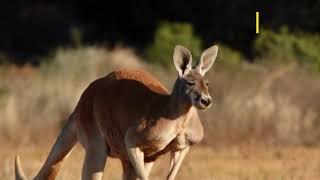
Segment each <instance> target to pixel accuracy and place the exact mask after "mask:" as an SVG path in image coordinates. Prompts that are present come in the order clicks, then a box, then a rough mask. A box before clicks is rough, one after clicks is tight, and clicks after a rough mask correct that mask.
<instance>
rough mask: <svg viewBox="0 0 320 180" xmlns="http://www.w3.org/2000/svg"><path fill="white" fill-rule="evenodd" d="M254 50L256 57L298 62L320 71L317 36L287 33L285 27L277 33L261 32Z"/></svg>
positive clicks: (318, 36) (319, 52) (319, 42)
mask: <svg viewBox="0 0 320 180" xmlns="http://www.w3.org/2000/svg"><path fill="white" fill-rule="evenodd" d="M254 49H255V52H256V54H257V55H258V56H261V57H267V58H271V59H274V58H275V59H281V60H293V61H298V62H299V63H302V64H306V65H308V66H310V67H312V69H316V70H318V71H320V51H319V49H320V35H319V34H311V33H305V32H289V31H288V28H287V27H282V28H280V31H279V32H273V31H271V30H262V31H261V34H259V36H258V38H257V39H256V40H255V43H254Z"/></svg>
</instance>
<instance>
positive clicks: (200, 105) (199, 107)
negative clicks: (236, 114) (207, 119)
mask: <svg viewBox="0 0 320 180" xmlns="http://www.w3.org/2000/svg"><path fill="white" fill-rule="evenodd" d="M211 106H212V103H211V104H209V105H204V104H201V103H197V104H195V107H196V108H197V109H200V110H206V109H209V108H210V107H211Z"/></svg>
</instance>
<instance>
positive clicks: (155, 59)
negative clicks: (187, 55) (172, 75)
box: [146, 22, 202, 68]
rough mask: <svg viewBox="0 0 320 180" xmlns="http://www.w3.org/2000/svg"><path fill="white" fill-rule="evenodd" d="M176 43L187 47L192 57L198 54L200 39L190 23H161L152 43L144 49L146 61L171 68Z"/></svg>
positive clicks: (199, 51) (196, 56)
mask: <svg viewBox="0 0 320 180" xmlns="http://www.w3.org/2000/svg"><path fill="white" fill-rule="evenodd" d="M177 44H180V45H183V46H185V47H187V48H188V49H189V50H190V51H191V53H192V55H193V58H194V59H196V58H198V57H199V56H200V53H201V50H202V48H201V40H200V38H199V37H198V36H196V35H195V34H194V31H193V26H192V25H191V24H188V23H169V22H163V23H161V24H160V26H159V27H158V28H157V30H156V32H155V36H154V42H153V44H151V45H150V46H149V47H148V48H147V50H146V56H147V61H149V62H151V63H154V64H159V65H161V66H163V67H165V68H172V67H173V66H172V54H173V50H174V46H175V45H177Z"/></svg>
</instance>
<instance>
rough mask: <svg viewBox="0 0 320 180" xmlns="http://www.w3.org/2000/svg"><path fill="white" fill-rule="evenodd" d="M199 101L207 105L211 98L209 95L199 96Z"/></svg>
mask: <svg viewBox="0 0 320 180" xmlns="http://www.w3.org/2000/svg"><path fill="white" fill-rule="evenodd" d="M200 102H201V104H203V105H205V106H209V105H210V104H211V103H212V99H211V98H210V97H201V99H200Z"/></svg>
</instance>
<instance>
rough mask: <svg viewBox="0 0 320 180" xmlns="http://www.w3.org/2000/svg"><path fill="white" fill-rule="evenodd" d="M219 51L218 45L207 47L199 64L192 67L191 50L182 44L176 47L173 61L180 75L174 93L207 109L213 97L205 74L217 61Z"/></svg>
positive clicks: (198, 106) (200, 107)
mask: <svg viewBox="0 0 320 180" xmlns="http://www.w3.org/2000/svg"><path fill="white" fill-rule="evenodd" d="M217 53H218V46H212V47H210V48H208V49H206V50H205V51H204V52H203V53H202V55H201V58H200V60H199V62H198V63H197V65H196V66H195V67H192V55H191V53H190V51H189V50H188V49H187V48H185V47H183V46H180V45H177V46H176V47H175V50H174V54H173V61H174V65H175V67H176V69H177V71H178V73H179V76H178V79H177V81H176V83H175V92H174V93H177V94H176V95H177V96H181V97H183V98H185V99H187V100H188V101H189V102H190V103H191V104H192V105H193V106H195V107H197V108H198V109H207V108H209V107H210V106H211V105H212V98H211V96H210V94H209V91H208V84H209V81H208V80H207V79H205V78H204V75H205V73H206V72H207V71H208V70H209V69H210V68H211V67H212V65H213V63H214V62H215V59H216V57H217Z"/></svg>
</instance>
